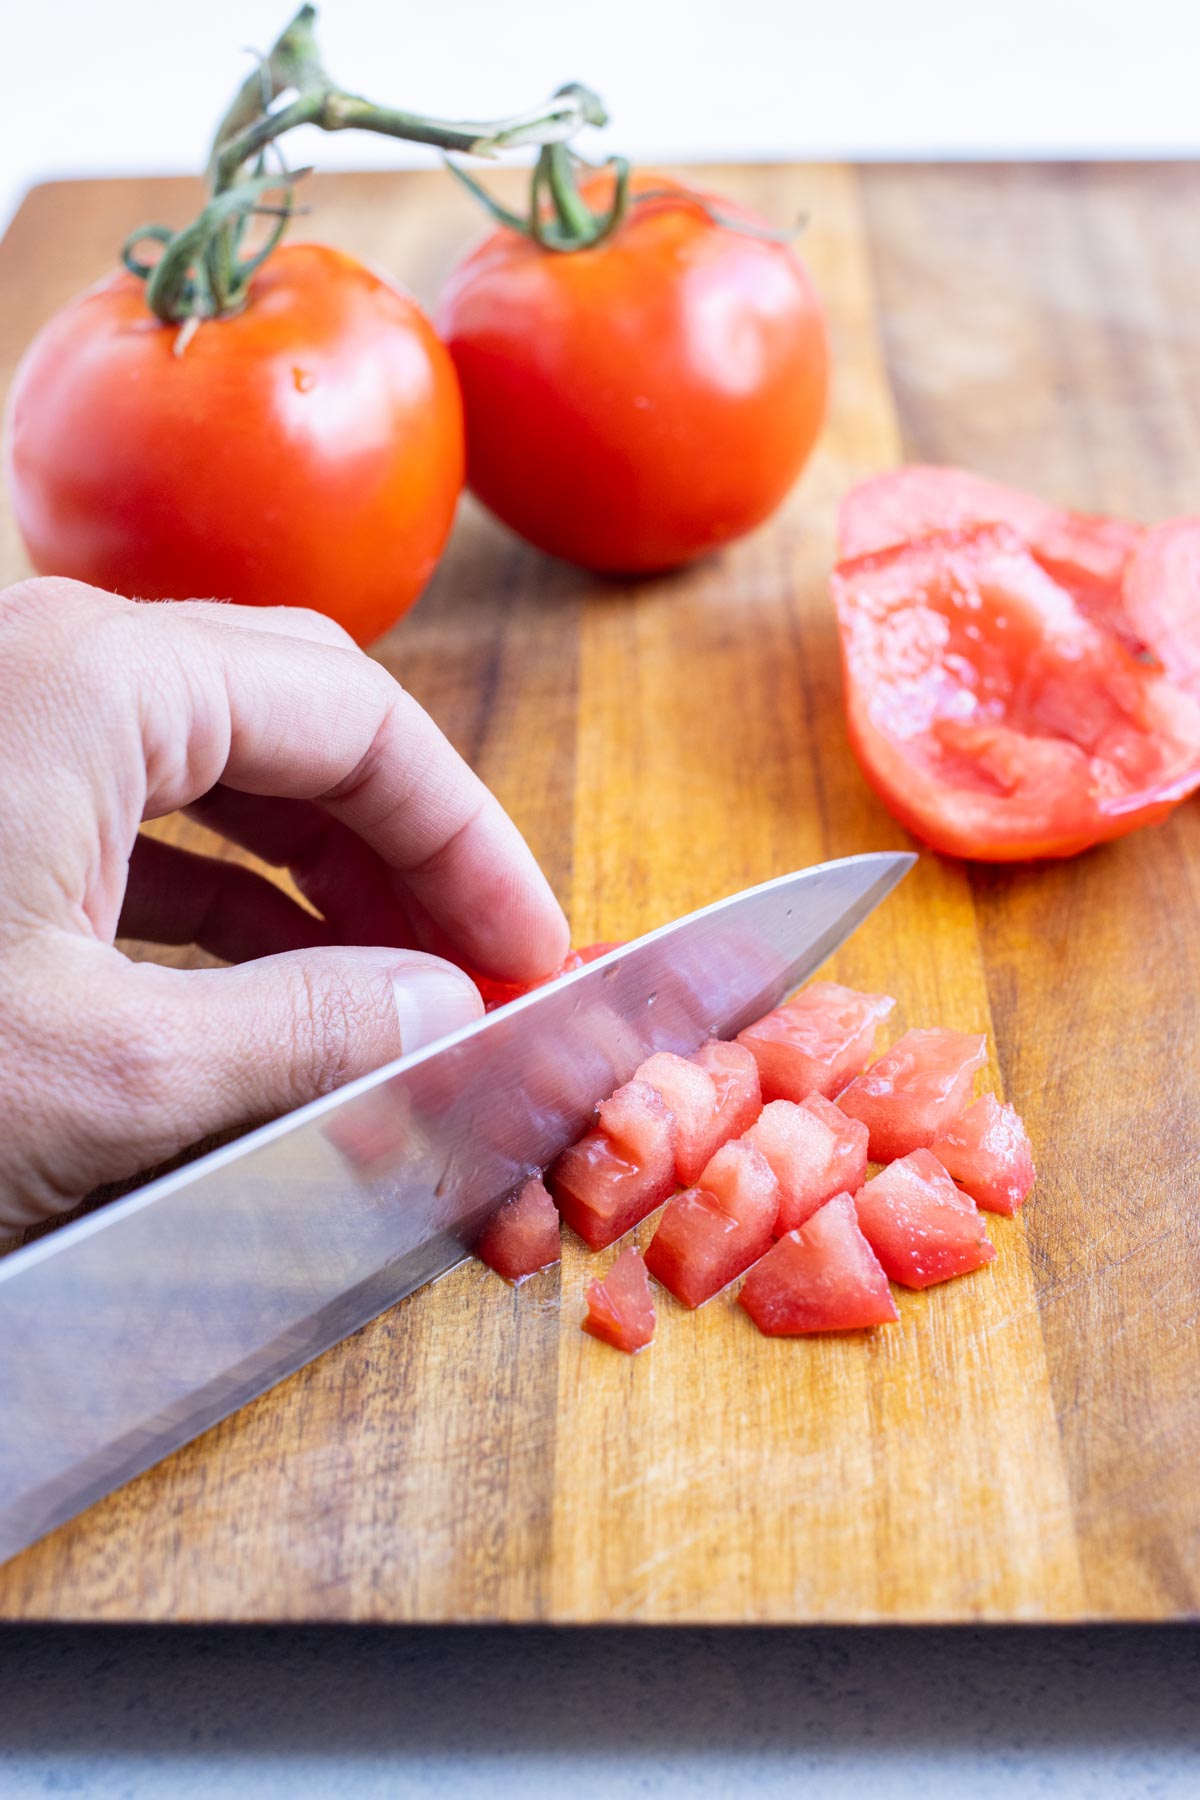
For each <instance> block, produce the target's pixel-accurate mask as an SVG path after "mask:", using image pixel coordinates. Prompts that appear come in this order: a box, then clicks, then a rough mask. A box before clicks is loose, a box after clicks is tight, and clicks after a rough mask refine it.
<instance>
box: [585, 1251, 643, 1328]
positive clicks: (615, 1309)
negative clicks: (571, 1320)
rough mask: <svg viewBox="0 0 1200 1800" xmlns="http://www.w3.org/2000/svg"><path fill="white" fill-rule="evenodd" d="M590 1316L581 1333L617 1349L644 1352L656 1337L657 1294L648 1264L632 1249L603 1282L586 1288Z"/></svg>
mask: <svg viewBox="0 0 1200 1800" xmlns="http://www.w3.org/2000/svg"><path fill="white" fill-rule="evenodd" d="M587 1308H588V1309H587V1317H586V1318H585V1319H584V1321H583V1324H582V1326H581V1328H580V1329H581V1330H583V1331H586V1332H588V1333H589V1334H590V1335H591V1336H592V1337H594V1338H599V1339H600V1340H601V1342H602V1343H605V1344H611V1345H612V1347H613V1349H614V1350H627V1351H628V1352H629V1353H630V1355H632V1354H633V1352H634V1351H635V1350H644V1349H645V1347H646V1345H647V1344H648V1343H649V1342H650V1340H651V1338H652V1337H653V1336H654V1295H653V1294H652V1293H651V1291H650V1280H649V1277H648V1276H647V1274H646V1265H645V1263H644V1262H643V1261H642V1259H641V1257H640V1256H639V1255H638V1253H637V1251H636V1250H635V1249H634V1248H633V1246H632V1244H631V1245H630V1247H629V1249H628V1250H622V1252H621V1254H620V1256H618V1258H617V1260H616V1262H615V1263H614V1264H613V1266H612V1268H611V1269H610V1270H609V1271H608V1274H607V1275H606V1276H605V1277H604V1279H603V1281H589V1282H588V1285H587Z"/></svg>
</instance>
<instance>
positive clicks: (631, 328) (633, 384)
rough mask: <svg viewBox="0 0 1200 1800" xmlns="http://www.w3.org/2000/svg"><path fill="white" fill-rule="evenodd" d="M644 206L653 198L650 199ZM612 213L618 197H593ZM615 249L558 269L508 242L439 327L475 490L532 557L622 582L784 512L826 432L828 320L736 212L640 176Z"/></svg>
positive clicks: (796, 267) (608, 245)
mask: <svg viewBox="0 0 1200 1800" xmlns="http://www.w3.org/2000/svg"><path fill="white" fill-rule="evenodd" d="M651 190H653V192H652V191H651ZM585 193H586V195H587V198H588V200H589V202H590V203H591V204H593V205H595V206H597V207H606V206H607V205H608V203H609V201H610V200H611V196H612V179H611V177H609V176H603V177H600V178H598V180H597V181H595V182H592V183H589V184H588V187H587V188H586V189H585ZM632 193H633V196H634V198H633V204H632V205H631V206H630V208H629V211H628V213H627V215H626V217H625V219H624V220H623V221H622V223H621V225H620V226H619V228H618V229H617V231H616V232H615V233H614V234H613V235H612V236H611V237H610V238H609V239H607V240H606V242H604V243H603V244H601V245H599V246H597V247H596V248H594V249H591V250H581V251H577V252H575V253H573V254H571V255H566V256H564V255H554V254H549V253H547V252H546V251H544V250H542V249H541V248H539V246H538V245H536V244H535V243H532V242H531V241H530V240H529V239H528V238H526V237H524V236H522V235H521V234H519V233H517V232H515V231H511V230H507V229H504V230H500V231H497V232H493V233H492V235H491V236H490V237H488V238H486V239H485V240H484V242H483V243H481V244H480V245H478V246H477V247H476V248H475V249H474V250H472V251H470V252H469V253H468V254H467V255H466V257H464V258H463V260H462V261H461V262H460V263H459V264H458V266H457V268H456V269H455V270H454V272H453V273H452V275H451V277H450V280H449V282H448V284H447V286H446V288H445V289H444V291H443V294H442V299H441V302H440V304H439V307H438V312H437V323H438V329H439V331H440V332H441V335H442V337H443V339H444V341H445V342H446V343H447V344H448V345H449V348H450V352H451V355H452V356H453V358H454V362H455V365H456V367H457V369H458V373H459V378H460V380H461V383H462V390H463V398H464V402H465V406H466V413H467V441H468V479H469V481H470V485H471V487H472V489H473V491H474V492H475V494H476V495H477V497H478V498H479V499H480V500H481V501H482V502H483V504H484V505H485V506H487V507H489V508H490V509H491V511H492V512H493V513H495V514H496V516H497V517H498V518H500V519H502V520H503V521H504V523H505V524H507V525H509V526H510V527H511V528H512V529H513V530H514V531H517V532H519V533H520V534H521V536H522V537H524V538H527V539H528V540H529V542H530V543H532V544H536V545H537V546H538V547H539V548H540V549H542V550H546V551H549V552H550V553H551V554H552V555H554V556H561V557H565V558H566V559H567V560H568V561H571V562H576V563H581V564H583V565H584V566H586V567H588V568H593V569H600V570H608V571H610V572H614V573H619V574H631V573H639V572H642V573H644V572H649V571H655V570H662V569H670V568H675V567H677V566H678V565H679V564H681V563H686V562H689V561H691V560H692V559H693V558H695V557H698V556H703V555H705V554H707V553H709V552H710V551H713V550H716V549H718V548H719V547H720V546H721V545H722V544H724V543H727V542H728V541H729V540H730V539H732V538H736V537H738V536H740V535H741V534H742V533H744V532H747V531H749V530H751V529H752V528H753V527H754V526H756V525H758V524H759V523H760V522H761V521H762V520H763V519H765V518H766V517H767V516H768V515H769V514H770V513H771V512H773V511H774V509H775V508H776V507H777V506H778V505H779V503H780V501H781V500H782V499H783V498H784V496H785V494H786V493H787V491H788V489H789V488H790V487H791V485H792V483H793V482H794V481H795V479H796V477H797V475H798V474H799V472H800V469H801V468H802V466H803V464H804V463H805V461H806V459H807V457H808V455H809V453H810V451H811V449H812V447H813V444H814V442H815V440H816V437H817V433H818V430H819V428H820V425H821V421H822V418H823V415H824V408H825V395H826V388H827V383H828V352H827V348H826V339H825V329H824V323H823V320H822V315H821V308H820V304H819V302H818V300H817V297H816V294H815V292H814V290H813V287H812V284H811V282H810V280H809V277H808V275H807V273H806V271H805V269H804V267H803V265H802V264H801V262H800V260H799V258H798V257H797V256H796V254H795V252H794V251H793V250H792V249H791V248H790V247H789V246H787V245H784V244H779V243H769V242H767V241H765V239H764V238H763V237H762V236H761V235H758V236H756V235H754V232H753V229H751V230H750V231H738V230H737V229H731V228H730V227H729V226H728V225H723V224H719V223H717V222H716V221H715V220H714V218H713V217H712V213H711V211H710V210H709V207H710V204H711V206H712V208H714V209H716V210H718V211H721V212H723V213H725V214H726V215H730V214H733V215H739V214H741V216H743V217H744V218H745V219H746V221H747V222H748V223H750V224H751V226H752V227H753V224H754V221H753V220H752V219H751V218H750V215H748V214H742V209H740V208H739V207H737V206H736V205H735V204H734V203H732V202H730V201H726V200H721V199H718V198H716V197H714V196H710V195H705V194H701V193H698V192H697V191H696V190H692V189H689V188H686V187H683V186H681V184H680V183H678V182H674V181H671V180H669V179H667V178H665V177H663V176H661V175H657V174H653V173H651V172H648V171H644V172H640V173H638V174H635V176H634V178H633V182H632Z"/></svg>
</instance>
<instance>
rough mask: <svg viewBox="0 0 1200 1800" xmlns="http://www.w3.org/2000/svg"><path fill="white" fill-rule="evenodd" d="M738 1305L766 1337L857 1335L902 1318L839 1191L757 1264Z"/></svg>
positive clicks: (847, 1199) (850, 1203) (846, 1198)
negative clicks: (818, 1333) (824, 1333)
mask: <svg viewBox="0 0 1200 1800" xmlns="http://www.w3.org/2000/svg"><path fill="white" fill-rule="evenodd" d="M738 1303H739V1305H741V1306H743V1307H744V1308H745V1310H746V1311H747V1312H748V1313H749V1315H750V1317H751V1318H752V1319H753V1320H754V1323H755V1324H756V1325H757V1326H758V1329H759V1330H760V1331H761V1332H762V1333H763V1335H764V1336H765V1337H795V1336H798V1335H800V1334H801V1333H804V1332H810V1331H856V1330H860V1329H862V1328H863V1327H864V1326H869V1325H891V1324H894V1323H895V1322H896V1320H897V1319H898V1318H899V1317H900V1314H899V1313H898V1312H897V1311H896V1302H895V1301H894V1300H893V1298H892V1290H891V1288H890V1287H889V1286H888V1279H887V1276H886V1275H885V1274H884V1272H883V1269H882V1267H881V1265H880V1262H879V1259H878V1257H877V1256H876V1255H875V1252H874V1251H873V1250H872V1248H871V1246H870V1244H868V1242H867V1240H866V1238H865V1237H864V1236H863V1234H862V1231H861V1230H860V1229H859V1224H858V1216H857V1214H856V1212H855V1210H854V1202H853V1200H852V1199H851V1198H850V1196H849V1194H836V1195H834V1196H832V1197H831V1198H830V1199H829V1200H827V1201H826V1203H825V1205H824V1206H822V1207H820V1208H819V1210H818V1211H817V1212H815V1213H813V1215H812V1217H811V1218H810V1219H808V1220H807V1221H806V1222H805V1223H804V1224H803V1225H801V1226H800V1227H799V1229H797V1230H794V1231H789V1232H787V1233H786V1234H785V1236H783V1237H781V1238H780V1240H779V1242H778V1243H777V1244H776V1245H775V1246H774V1247H773V1249H770V1250H768V1251H767V1254H766V1255H765V1256H764V1257H763V1258H762V1259H761V1261H759V1262H756V1263H755V1265H754V1267H753V1268H752V1269H751V1270H750V1273H749V1274H748V1275H747V1276H746V1279H745V1281H744V1282H743V1283H742V1291H741V1293H740V1294H739V1295H738Z"/></svg>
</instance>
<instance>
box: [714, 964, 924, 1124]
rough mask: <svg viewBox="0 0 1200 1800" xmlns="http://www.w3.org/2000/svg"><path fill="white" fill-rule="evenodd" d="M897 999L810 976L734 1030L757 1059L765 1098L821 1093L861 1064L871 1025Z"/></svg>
mask: <svg viewBox="0 0 1200 1800" xmlns="http://www.w3.org/2000/svg"><path fill="white" fill-rule="evenodd" d="M895 1004H896V1002H895V1001H894V1000H893V999H892V998H891V996H890V995H888V994H860V993H858V992H857V991H856V990H855V989H854V988H848V987H840V986H839V985H838V983H837V982H836V981H814V982H811V983H810V984H809V986H808V987H806V988H803V989H802V990H801V991H800V993H798V994H796V995H795V996H794V998H793V999H791V1000H789V1001H787V1002H786V1004H785V1005H783V1006H777V1007H776V1008H775V1010H774V1012H769V1013H767V1014H766V1015H765V1017H764V1018H761V1019H758V1020H756V1021H755V1023H754V1024H753V1025H747V1026H746V1028H745V1030H744V1031H739V1032H738V1038H737V1041H738V1043H739V1044H742V1045H744V1046H745V1048H746V1049H747V1050H749V1051H750V1053H751V1055H752V1056H753V1057H754V1060H755V1062H756V1063H757V1064H758V1073H759V1079H760V1081H761V1082H762V1094H763V1099H764V1100H794V1101H797V1102H798V1101H801V1100H807V1099H808V1097H809V1095H810V1094H823V1095H824V1096H825V1098H826V1099H832V1097H833V1096H834V1095H835V1094H836V1093H838V1092H839V1090H840V1089H842V1088H843V1087H845V1085H846V1083H847V1082H848V1081H849V1080H850V1078H851V1076H853V1075H857V1074H858V1072H859V1070H860V1069H862V1068H864V1067H865V1066H866V1063H867V1060H868V1058H869V1057H870V1054H871V1051H872V1049H873V1048H874V1044H875V1028H876V1026H877V1025H878V1023H879V1021H880V1019H883V1018H886V1017H887V1015H888V1013H889V1012H891V1010H892V1008H893V1006H895Z"/></svg>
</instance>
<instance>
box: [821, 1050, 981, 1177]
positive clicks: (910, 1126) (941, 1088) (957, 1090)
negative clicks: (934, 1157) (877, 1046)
mask: <svg viewBox="0 0 1200 1800" xmlns="http://www.w3.org/2000/svg"><path fill="white" fill-rule="evenodd" d="M986 1060H987V1039H986V1038H985V1037H982V1036H981V1035H980V1034H979V1033H977V1032H969V1031H943V1030H940V1029H934V1030H932V1031H906V1032H905V1034H904V1036H903V1037H902V1038H900V1039H898V1040H897V1042H896V1043H894V1044H893V1045H892V1047H891V1049H890V1050H887V1051H885V1052H884V1054H883V1055H882V1056H881V1057H880V1058H879V1061H878V1062H877V1063H872V1064H871V1067H870V1068H869V1069H868V1070H867V1071H866V1073H865V1074H864V1075H860V1076H859V1077H858V1079H857V1080H856V1081H852V1082H851V1083H850V1086H849V1087H848V1088H847V1089H846V1091H845V1093H844V1094H840V1095H839V1096H838V1105H839V1106H840V1107H841V1109H842V1111H843V1112H844V1113H847V1114H848V1115H849V1117H850V1118H852V1119H861V1120H862V1121H863V1123H864V1124H865V1125H866V1127H867V1129H868V1131H869V1132H870V1134H871V1137H870V1144H869V1147H868V1154H869V1156H870V1158H871V1161H872V1162H883V1163H886V1162H892V1161H894V1159H895V1158H896V1157H898V1156H907V1154H908V1152H909V1151H910V1150H927V1149H928V1148H929V1146H930V1144H932V1142H933V1140H934V1138H935V1137H936V1136H937V1134H938V1132H939V1131H940V1130H941V1128H942V1126H943V1125H945V1124H948V1123H949V1121H950V1120H951V1119H952V1118H954V1116H955V1114H956V1113H960V1112H961V1111H962V1109H963V1107H964V1106H965V1105H966V1104H967V1101H968V1100H969V1099H970V1097H971V1088H972V1086H973V1085H974V1081H975V1071H976V1070H977V1069H980V1068H982V1067H983V1064H984V1063H985V1061H986Z"/></svg>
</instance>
